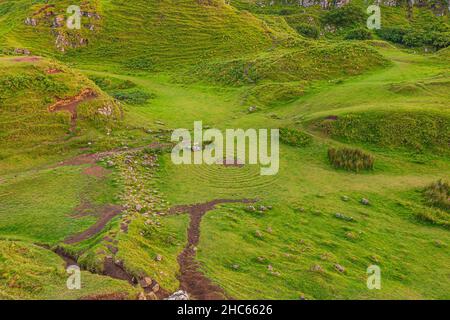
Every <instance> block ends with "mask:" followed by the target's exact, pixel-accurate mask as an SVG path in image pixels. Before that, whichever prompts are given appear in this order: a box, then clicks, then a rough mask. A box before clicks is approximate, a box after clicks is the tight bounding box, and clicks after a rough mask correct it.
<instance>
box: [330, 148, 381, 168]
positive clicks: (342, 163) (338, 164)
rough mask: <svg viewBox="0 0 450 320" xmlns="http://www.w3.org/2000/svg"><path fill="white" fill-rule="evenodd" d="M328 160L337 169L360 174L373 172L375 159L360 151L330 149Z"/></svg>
mask: <svg viewBox="0 0 450 320" xmlns="http://www.w3.org/2000/svg"><path fill="white" fill-rule="evenodd" d="M328 158H329V159H330V162H331V164H332V165H333V166H334V167H335V168H341V169H345V170H348V171H356V172H359V171H361V170H372V169H373V164H374V161H375V159H374V157H373V156H372V155H370V154H368V153H365V152H363V151H362V150H359V149H350V148H342V149H335V148H330V149H328Z"/></svg>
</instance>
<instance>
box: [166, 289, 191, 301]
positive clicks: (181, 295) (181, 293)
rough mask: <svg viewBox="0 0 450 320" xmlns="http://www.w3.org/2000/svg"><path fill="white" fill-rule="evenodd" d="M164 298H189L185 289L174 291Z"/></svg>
mask: <svg viewBox="0 0 450 320" xmlns="http://www.w3.org/2000/svg"><path fill="white" fill-rule="evenodd" d="M165 300H189V295H188V294H187V292H186V291H182V290H180V291H177V292H175V293H174V294H172V295H171V296H170V297H168V298H167V299H165Z"/></svg>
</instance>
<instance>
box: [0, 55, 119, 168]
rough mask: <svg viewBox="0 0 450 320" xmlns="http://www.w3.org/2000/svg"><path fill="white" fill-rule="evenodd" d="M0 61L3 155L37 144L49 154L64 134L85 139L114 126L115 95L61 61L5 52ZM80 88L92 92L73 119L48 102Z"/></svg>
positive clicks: (116, 115) (116, 113)
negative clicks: (5, 54)
mask: <svg viewBox="0 0 450 320" xmlns="http://www.w3.org/2000/svg"><path fill="white" fill-rule="evenodd" d="M0 66H1V68H0V70H1V71H0V96H1V98H0V106H1V110H0V123H1V130H0V136H1V138H2V150H1V152H0V158H1V159H6V158H8V157H10V156H11V155H17V154H18V153H23V154H26V153H28V152H31V151H32V150H34V151H36V149H39V150H40V151H38V152H37V153H39V154H41V155H43V154H52V153H54V152H55V150H60V149H62V148H64V143H63V141H62V139H64V138H66V137H68V136H78V138H79V139H83V137H85V136H87V135H88V134H89V132H91V131H93V130H94V131H97V130H102V131H104V130H105V128H112V127H115V126H117V124H118V121H119V120H120V118H121V108H120V106H119V105H118V104H117V103H116V102H115V101H114V100H113V99H111V98H110V97H109V96H108V95H106V94H105V93H103V92H102V90H100V89H99V88H98V87H97V86H96V85H95V84H94V83H93V82H92V81H90V80H88V79H87V78H86V77H84V76H83V75H81V74H79V73H77V72H74V71H73V70H71V69H70V68H68V67H66V66H64V65H62V64H60V63H57V62H55V61H51V60H47V59H44V58H39V57H4V58H0ZM83 90H91V91H90V92H93V94H94V95H95V97H94V98H92V99H86V100H85V101H80V103H79V104H78V106H77V107H76V119H74V117H75V116H74V115H73V114H72V113H71V112H70V111H69V110H61V111H57V112H50V111H51V110H50V106H52V105H55V103H57V102H58V101H61V100H62V99H69V100H70V99H71V98H73V97H76V96H77V95H79V94H80V93H81V92H83ZM75 120H76V123H75ZM72 143H77V142H76V141H73V142H72ZM86 143H87V142H86ZM34 151H33V152H34ZM10 160H11V161H15V160H13V159H10ZM16 160H17V159H16Z"/></svg>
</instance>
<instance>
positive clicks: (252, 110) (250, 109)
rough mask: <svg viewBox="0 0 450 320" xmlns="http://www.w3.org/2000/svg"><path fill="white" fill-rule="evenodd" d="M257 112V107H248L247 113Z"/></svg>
mask: <svg viewBox="0 0 450 320" xmlns="http://www.w3.org/2000/svg"><path fill="white" fill-rule="evenodd" d="M257 110H258V107H257V106H250V107H248V112H249V113H253V112H256V111H257Z"/></svg>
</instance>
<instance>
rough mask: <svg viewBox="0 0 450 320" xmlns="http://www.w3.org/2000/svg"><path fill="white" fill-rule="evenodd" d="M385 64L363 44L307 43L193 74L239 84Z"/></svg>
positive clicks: (328, 76)
mask: <svg viewBox="0 0 450 320" xmlns="http://www.w3.org/2000/svg"><path fill="white" fill-rule="evenodd" d="M386 63H387V62H386V60H385V59H384V58H383V57H382V56H381V55H380V54H379V53H378V52H376V51H375V50H374V49H372V48H370V47H368V46H365V45H361V44H356V43H347V42H340V43H336V44H335V43H315V42H308V43H305V47H304V48H302V49H292V50H278V51H274V52H271V53H268V54H262V55H258V56H256V57H254V58H243V59H236V60H230V61H227V62H216V63H204V64H200V65H198V66H197V67H196V68H195V69H194V70H193V73H194V74H195V75H196V76H197V78H200V79H209V80H211V81H213V82H216V83H221V84H226V85H238V86H239V85H246V84H256V83H260V82H263V81H276V82H288V81H299V80H304V81H312V80H328V79H332V78H337V77H344V76H352V75H358V74H361V73H363V72H366V71H369V70H373V69H375V68H378V67H381V66H384V65H386ZM190 74H191V73H190Z"/></svg>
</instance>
